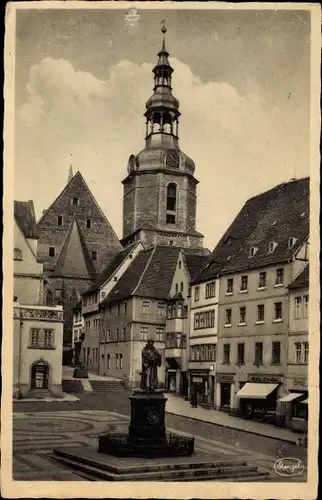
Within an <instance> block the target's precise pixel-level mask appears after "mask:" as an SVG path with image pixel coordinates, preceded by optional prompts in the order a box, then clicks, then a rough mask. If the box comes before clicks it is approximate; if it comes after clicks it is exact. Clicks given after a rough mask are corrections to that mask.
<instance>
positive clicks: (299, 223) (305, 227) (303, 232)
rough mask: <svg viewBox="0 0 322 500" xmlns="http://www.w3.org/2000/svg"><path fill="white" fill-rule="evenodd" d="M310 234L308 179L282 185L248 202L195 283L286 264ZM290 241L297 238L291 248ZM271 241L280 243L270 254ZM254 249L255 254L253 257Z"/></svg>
mask: <svg viewBox="0 0 322 500" xmlns="http://www.w3.org/2000/svg"><path fill="white" fill-rule="evenodd" d="M308 235H309V178H308V177H306V178H303V179H299V180H292V181H290V182H287V183H283V184H279V185H278V186H276V187H274V188H273V189H270V190H269V191H266V192H265V193H262V194H260V195H258V196H254V197H253V198H251V199H250V200H248V201H247V202H246V203H245V205H244V207H243V208H242V210H241V211H240V212H239V214H238V215H237V217H236V218H235V219H234V221H233V222H232V224H231V225H230V227H229V228H228V230H227V231H226V232H225V234H224V235H223V237H222V238H221V240H220V241H219V243H218V245H217V246H216V248H215V249H214V251H213V254H212V260H211V262H210V263H209V264H208V266H207V267H206V268H205V270H204V271H203V272H202V273H201V274H200V275H199V276H198V277H197V278H196V280H198V281H204V280H206V279H209V278H211V277H213V276H215V275H216V274H217V273H222V274H228V273H234V272H238V271H243V270H247V269H256V268H258V267H262V266H268V265H270V264H275V263H281V262H286V261H287V260H289V259H290V258H292V256H293V255H294V254H295V253H296V252H297V251H298V250H299V248H300V247H301V246H302V245H303V244H304V242H305V241H306V239H307V238H308ZM290 238H295V244H294V245H293V246H292V247H289V246H288V240H289V239H290ZM270 242H275V243H277V246H276V248H275V250H274V251H273V252H272V253H268V247H269V243H270ZM252 247H255V248H256V252H255V255H254V256H253V257H250V254H249V252H250V249H251V248H252Z"/></svg>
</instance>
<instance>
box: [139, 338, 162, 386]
mask: <svg viewBox="0 0 322 500" xmlns="http://www.w3.org/2000/svg"><path fill="white" fill-rule="evenodd" d="M153 344H154V342H153V340H151V339H149V340H148V341H147V344H146V345H145V346H144V347H143V349H142V374H141V389H142V390H145V391H147V392H150V391H155V389H157V388H158V367H159V366H161V354H160V353H159V352H158V350H157V349H156V347H154V345H153Z"/></svg>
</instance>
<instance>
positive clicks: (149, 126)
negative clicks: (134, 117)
mask: <svg viewBox="0 0 322 500" xmlns="http://www.w3.org/2000/svg"><path fill="white" fill-rule="evenodd" d="M161 32H162V34H163V40H162V46H161V50H160V52H159V53H158V58H159V59H158V62H157V64H156V66H155V67H154V68H153V73H154V88H153V95H152V96H151V97H150V99H149V100H148V101H147V103H146V112H145V117H146V142H147V146H149V145H150V143H151V142H152V143H153V144H154V143H155V142H156V141H157V142H159V141H160V135H161V136H164V135H165V134H166V135H167V136H172V137H173V140H174V141H175V142H176V141H177V139H178V124H179V116H180V112H179V101H178V100H177V99H176V98H175V97H174V96H173V94H172V87H171V79H172V73H173V68H172V67H171V65H170V63H169V60H168V57H169V52H168V51H167V49H166V43H165V34H166V32H167V29H166V27H165V22H164V21H162V23H161ZM155 134H157V135H158V136H159V139H157V138H154V137H153V136H154V135H155Z"/></svg>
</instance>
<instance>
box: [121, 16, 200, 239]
mask: <svg viewBox="0 0 322 500" xmlns="http://www.w3.org/2000/svg"><path fill="white" fill-rule="evenodd" d="M161 31H162V33H163V41H162V47H161V50H160V52H159V53H158V57H159V60H158V63H157V65H156V66H155V67H154V69H153V74H154V88H153V95H152V96H151V97H150V99H149V100H148V101H147V103H146V112H145V114H144V116H145V118H146V137H145V148H144V149H143V150H142V151H141V152H140V153H139V154H137V155H133V154H132V155H131V156H130V158H129V162H128V168H127V171H128V174H127V177H126V178H125V179H124V180H123V181H122V183H123V186H124V188H123V239H122V244H123V246H127V245H128V244H130V243H133V242H134V241H137V240H141V241H142V243H143V244H144V245H145V246H150V245H152V244H162V245H164V244H166V245H173V246H180V247H184V248H202V246H203V243H202V241H203V235H202V234H200V233H199V232H198V231H196V204H197V195H196V189H197V184H198V181H197V179H196V178H195V177H194V171H195V164H194V162H193V160H192V159H191V158H189V157H188V156H187V155H186V154H185V153H183V152H182V151H181V149H180V147H179V118H180V111H179V101H178V100H177V99H176V98H175V97H174V95H173V94H172V73H173V71H174V70H173V68H172V67H171V65H170V63H169V60H168V57H169V53H168V52H167V50H166V43H165V33H166V28H165V27H164V25H163V26H162V29H161Z"/></svg>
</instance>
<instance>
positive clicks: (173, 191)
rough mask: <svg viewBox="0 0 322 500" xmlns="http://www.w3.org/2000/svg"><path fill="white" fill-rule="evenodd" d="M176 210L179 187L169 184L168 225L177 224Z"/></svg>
mask: <svg viewBox="0 0 322 500" xmlns="http://www.w3.org/2000/svg"><path fill="white" fill-rule="evenodd" d="M176 209H177V186H176V184H173V183H171V184H169V185H168V188H167V214H166V222H167V224H175V223H176Z"/></svg>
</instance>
